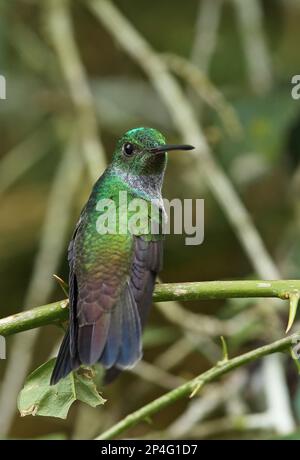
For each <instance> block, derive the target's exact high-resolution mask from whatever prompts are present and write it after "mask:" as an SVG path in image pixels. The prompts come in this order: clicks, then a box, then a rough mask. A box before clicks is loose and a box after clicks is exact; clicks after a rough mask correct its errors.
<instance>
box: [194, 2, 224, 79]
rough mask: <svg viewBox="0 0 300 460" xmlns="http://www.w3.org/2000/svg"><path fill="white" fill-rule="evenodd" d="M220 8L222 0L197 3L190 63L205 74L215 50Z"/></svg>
mask: <svg viewBox="0 0 300 460" xmlns="http://www.w3.org/2000/svg"><path fill="white" fill-rule="evenodd" d="M222 6H223V0H214V1H213V2H212V1H211V0H202V1H201V2H199V7H198V15H197V22H196V32H195V38H194V43H193V48H192V52H191V61H192V62H193V63H194V64H196V65H197V67H199V68H201V70H202V71H203V72H204V73H206V74H208V71H209V66H210V62H211V58H212V55H213V53H214V50H215V48H216V43H217V37H218V27H219V23H220V18H221V13H222Z"/></svg>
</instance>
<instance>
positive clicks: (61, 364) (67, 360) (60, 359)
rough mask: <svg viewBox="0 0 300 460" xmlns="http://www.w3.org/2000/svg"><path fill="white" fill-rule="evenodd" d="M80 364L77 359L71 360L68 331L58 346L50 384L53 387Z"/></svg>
mask: <svg viewBox="0 0 300 460" xmlns="http://www.w3.org/2000/svg"><path fill="white" fill-rule="evenodd" d="M79 365H80V363H79V362H78V360H77V359H75V358H71V353H70V330H69V329H68V331H67V332H66V335H65V337H64V339H63V341H62V344H61V346H60V349H59V352H58V356H57V359H56V362H55V366H54V369H53V372H52V375H51V380H50V384H51V385H55V384H56V383H57V382H58V381H59V380H60V379H62V378H64V377H66V376H67V375H68V374H69V373H70V372H71V371H72V370H73V369H74V368H76V367H78V366H79Z"/></svg>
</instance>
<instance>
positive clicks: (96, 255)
mask: <svg viewBox="0 0 300 460" xmlns="http://www.w3.org/2000/svg"><path fill="white" fill-rule="evenodd" d="M193 148H194V147H192V146H190V145H167V144H166V141H165V138H164V136H163V135H162V134H161V133H160V132H159V131H157V130H156V129H153V128H143V127H142V128H135V129H131V130H130V131H128V132H126V133H125V134H124V135H123V136H122V137H121V138H120V139H119V141H118V142H117V145H116V149H115V152H114V154H113V158H112V162H111V164H110V165H109V166H108V167H107V169H106V170H105V172H104V173H103V174H102V176H101V177H100V178H99V179H98V180H97V182H96V183H95V185H94V187H93V189H92V192H91V195H90V197H89V199H88V201H87V203H86V205H85V206H84V208H83V210H82V212H81V215H80V218H79V221H78V223H77V225H76V228H75V231H74V233H73V236H72V239H71V242H70V244H69V248H68V262H69V305H70V309H69V327H68V330H67V332H66V335H65V337H64V339H63V342H62V344H61V347H60V350H59V353H58V357H57V360H56V363H55V367H54V370H53V373H52V376H51V384H56V383H57V382H58V381H59V380H60V379H61V378H63V377H65V376H66V375H68V374H69V373H70V372H71V371H73V370H75V369H77V368H78V367H79V366H80V365H81V364H84V365H93V364H95V363H97V362H100V363H101V364H102V365H103V367H104V368H105V369H106V374H105V382H106V383H109V382H110V381H112V380H113V379H114V378H115V377H116V376H117V375H118V374H119V372H121V371H122V370H123V369H128V368H132V367H133V366H134V365H135V364H136V363H137V362H138V361H139V360H140V359H141V357H142V330H143V328H144V325H145V322H146V319H147V316H148V312H149V309H150V307H151V303H152V294H153V290H154V284H155V279H156V276H157V274H158V272H159V271H160V270H161V268H162V256H163V239H164V236H163V232H161V231H158V232H157V231H155V232H153V231H152V233H151V229H150V231H148V233H147V232H145V233H143V232H139V231H135V232H134V231H132V230H130V231H126V232H123V231H122V232H120V231H119V230H120V225H121V220H122V216H123V217H124V213H126V212H127V213H128V215H127V216H126V217H130V215H132V212H131V213H130V212H128V211H127V210H126V209H124V208H123V209H122V210H121V212H119V213H117V216H118V217H117V218H116V221H117V227H116V228H117V231H115V232H107V233H104V232H99V228H98V225H97V222H98V219H99V214H100V213H99V211H98V209H99V206H98V203H99V202H100V201H101V200H111V202H112V203H114V204H115V207H116V210H117V211H120V192H126V194H127V201H128V202H129V201H130V200H134V199H136V198H138V199H142V200H144V201H145V202H146V203H147V205H149V207H148V208H147V209H148V210H149V215H147V221H148V220H150V217H151V216H150V205H151V206H152V207H154V208H156V210H157V211H158V213H157V214H156V216H158V217H157V225H158V226H159V227H160V228H161V224H162V223H163V221H164V219H165V217H164V215H165V211H164V205H163V200H162V195H161V188H162V184H163V178H164V173H165V169H166V163H167V151H170V150H191V149H193ZM151 209H152V208H151ZM148 218H149V219H148ZM151 228H153V227H151Z"/></svg>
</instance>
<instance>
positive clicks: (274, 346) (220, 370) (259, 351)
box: [96, 333, 300, 440]
mask: <svg viewBox="0 0 300 460" xmlns="http://www.w3.org/2000/svg"><path fill="white" fill-rule="evenodd" d="M299 339H300V335H299V333H297V334H293V335H290V336H289V337H285V338H284V339H280V340H277V341H276V342H273V343H271V344H269V345H264V346H263V347H260V348H256V349H255V350H252V351H249V352H248V353H245V354H243V355H240V356H237V357H236V358H233V359H229V360H228V361H221V362H220V363H218V364H217V365H216V366H214V367H212V368H211V369H209V370H208V371H206V372H204V373H203V374H200V375H199V376H198V377H196V378H195V379H193V380H190V381H189V382H187V383H184V384H183V385H181V386H179V387H178V388H176V389H175V390H171V391H169V392H168V393H165V394H164V395H163V396H161V397H159V398H157V399H155V400H154V401H151V402H150V403H149V404H147V405H145V406H143V407H142V408H141V409H138V410H137V411H135V412H132V413H131V414H129V415H127V416H126V417H125V418H124V419H123V420H121V421H120V422H118V423H117V424H116V425H114V426H113V427H111V428H109V429H108V430H107V431H105V432H104V433H102V434H101V435H100V436H98V437H97V438H96V439H97V440H100V439H102V440H103V439H113V438H116V437H117V436H118V435H120V434H121V433H123V432H124V431H126V430H127V429H128V428H131V427H133V426H135V425H137V424H138V423H139V422H141V421H144V420H149V418H150V417H151V416H152V415H154V414H156V413H157V412H159V411H161V410H162V409H164V408H166V407H168V406H170V405H171V404H173V403H175V402H176V401H178V400H179V399H181V398H184V397H187V396H191V395H192V394H195V392H198V391H199V390H200V389H201V388H202V387H203V385H205V384H206V383H208V382H211V381H213V380H216V379H217V378H218V377H220V376H222V375H224V374H226V373H227V372H229V371H231V370H233V369H236V368H238V367H240V366H243V365H245V364H248V363H250V362H251V361H254V360H256V359H259V358H262V357H263V356H267V355H270V354H272V353H275V352H279V351H284V350H287V349H289V348H290V347H291V346H292V345H293V344H294V343H297V341H299Z"/></svg>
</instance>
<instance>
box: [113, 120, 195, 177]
mask: <svg viewBox="0 0 300 460" xmlns="http://www.w3.org/2000/svg"><path fill="white" fill-rule="evenodd" d="M193 148H194V147H192V146H191V145H167V144H166V140H165V138H164V136H163V135H162V134H161V133H160V132H159V131H157V130H156V129H153V128H134V129H131V130H130V131H127V132H126V133H125V134H124V135H123V136H122V137H121V138H120V139H119V141H118V143H117V146H116V150H115V152H114V155H113V165H114V166H117V167H118V168H120V169H121V170H123V171H126V172H128V173H132V174H135V175H143V176H144V175H146V176H147V175H149V176H150V175H151V176H153V175H162V174H163V173H164V170H165V166H166V161H167V151H171V150H192V149H193Z"/></svg>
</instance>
